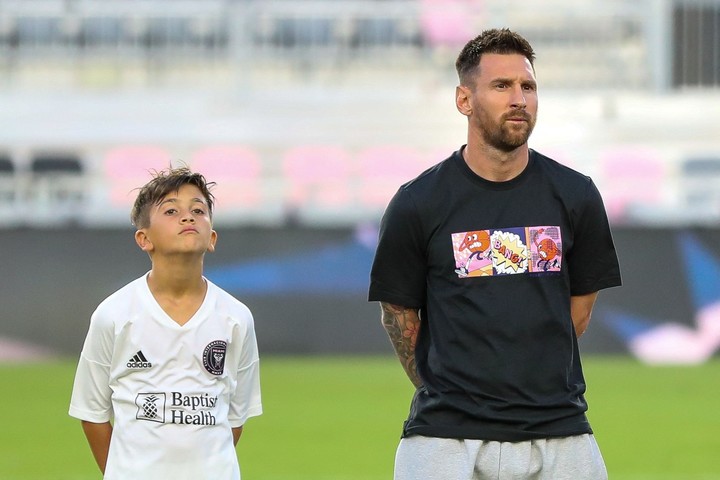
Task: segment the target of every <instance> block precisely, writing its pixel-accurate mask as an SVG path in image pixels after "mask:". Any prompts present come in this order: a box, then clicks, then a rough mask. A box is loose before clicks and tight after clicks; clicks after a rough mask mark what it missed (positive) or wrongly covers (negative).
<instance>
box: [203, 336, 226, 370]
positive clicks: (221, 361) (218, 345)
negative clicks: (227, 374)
mask: <svg viewBox="0 0 720 480" xmlns="http://www.w3.org/2000/svg"><path fill="white" fill-rule="evenodd" d="M226 352H227V342H224V341H222V340H215V341H214V342H210V343H209V344H208V346H207V347H205V351H204V352H203V365H204V366H205V370H207V371H208V372H210V373H211V374H213V375H222V373H223V370H224V369H225V353H226Z"/></svg>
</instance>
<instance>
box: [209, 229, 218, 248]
mask: <svg viewBox="0 0 720 480" xmlns="http://www.w3.org/2000/svg"><path fill="white" fill-rule="evenodd" d="M216 243H217V232H216V231H215V230H213V231H212V232H211V233H210V243H209V244H208V249H207V251H208V252H210V253H212V252H214V251H215V244H216Z"/></svg>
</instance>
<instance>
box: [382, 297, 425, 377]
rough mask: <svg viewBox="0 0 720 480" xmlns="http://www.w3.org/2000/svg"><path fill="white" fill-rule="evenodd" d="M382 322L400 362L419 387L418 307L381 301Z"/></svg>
mask: <svg viewBox="0 0 720 480" xmlns="http://www.w3.org/2000/svg"><path fill="white" fill-rule="evenodd" d="M380 307H381V309H382V324H383V327H385V331H386V332H387V334H388V336H389V337H390V342H391V343H392V346H393V348H394V349H395V354H396V355H397V357H398V359H399V360H400V363H401V364H402V366H403V368H404V369H405V373H406V374H407V376H408V378H410V381H411V382H412V383H413V385H415V387H416V388H419V387H420V386H421V385H422V380H420V376H419V375H418V373H417V367H416V364H415V345H416V342H417V336H418V332H419V331H420V316H419V315H418V310H417V309H412V308H405V307H400V306H397V305H391V304H389V303H384V302H381V303H380Z"/></svg>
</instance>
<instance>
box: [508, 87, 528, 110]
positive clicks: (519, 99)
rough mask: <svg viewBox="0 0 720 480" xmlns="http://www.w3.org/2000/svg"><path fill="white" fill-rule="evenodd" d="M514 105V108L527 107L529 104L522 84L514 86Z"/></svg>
mask: <svg viewBox="0 0 720 480" xmlns="http://www.w3.org/2000/svg"><path fill="white" fill-rule="evenodd" d="M511 100H512V106H513V107H514V108H525V107H526V106H527V99H526V98H525V91H524V90H523V88H522V86H517V87H515V88H513V96H512V99H511Z"/></svg>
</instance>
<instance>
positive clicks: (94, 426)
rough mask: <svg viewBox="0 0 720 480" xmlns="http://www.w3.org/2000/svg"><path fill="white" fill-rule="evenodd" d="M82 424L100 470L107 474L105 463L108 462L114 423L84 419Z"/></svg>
mask: <svg viewBox="0 0 720 480" xmlns="http://www.w3.org/2000/svg"><path fill="white" fill-rule="evenodd" d="M81 424H82V428H83V432H85V437H86V438H87V441H88V443H89V444H90V450H91V451H92V454H93V457H95V461H96V462H97V465H98V467H100V471H101V472H102V474H103V475H105V465H106V464H107V458H108V452H109V451H110V438H111V437H112V425H111V424H110V422H105V423H93V422H87V421H85V420H82V421H81Z"/></svg>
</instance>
